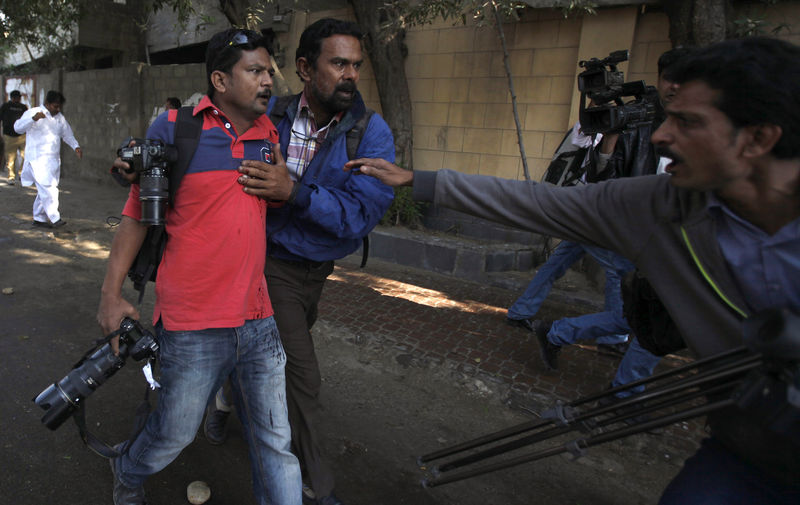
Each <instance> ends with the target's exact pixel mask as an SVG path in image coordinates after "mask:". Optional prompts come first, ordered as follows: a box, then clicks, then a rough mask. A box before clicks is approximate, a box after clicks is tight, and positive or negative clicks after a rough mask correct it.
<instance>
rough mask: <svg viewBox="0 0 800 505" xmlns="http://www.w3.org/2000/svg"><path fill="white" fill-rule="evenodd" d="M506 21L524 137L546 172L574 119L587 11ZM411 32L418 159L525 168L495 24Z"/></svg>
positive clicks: (460, 166)
mask: <svg viewBox="0 0 800 505" xmlns="http://www.w3.org/2000/svg"><path fill="white" fill-rule="evenodd" d="M503 29H504V32H505V38H506V44H507V46H508V48H509V65H510V67H511V70H512V73H513V76H514V88H515V94H516V96H517V105H518V114H519V121H520V124H521V126H522V129H523V131H524V133H523V142H524V145H525V150H526V154H527V157H528V162H529V165H530V168H531V171H532V175H533V176H534V178H537V179H538V177H539V176H540V175H541V173H542V172H543V171H544V168H545V167H546V164H547V162H548V161H549V154H548V153H551V152H552V150H553V149H554V146H555V145H557V143H558V142H559V141H560V140H561V138H562V137H563V133H564V130H565V129H566V127H567V124H568V118H569V109H570V100H571V91H572V86H573V80H574V75H575V65H576V64H577V51H578V43H579V36H580V31H581V20H580V19H563V17H562V16H561V15H560V14H559V13H558V12H557V11H554V10H537V11H530V10H529V11H526V13H525V17H524V18H523V19H522V20H521V21H520V22H518V23H507V24H505V25H503ZM406 42H407V45H408V49H409V55H408V58H407V59H406V74H407V78H408V83H409V88H410V91H411V101H412V103H413V123H414V160H415V166H416V167H419V168H426V169H438V168H443V167H444V168H452V169H455V170H458V171H461V172H466V173H478V174H485V175H496V176H500V177H506V178H512V179H518V178H523V177H522V163H521V161H520V153H519V147H518V145H517V134H516V130H515V122H514V116H513V110H512V106H511V94H510V92H509V89H508V81H507V78H506V74H505V66H504V62H503V52H502V45H501V41H500V38H499V36H498V34H497V31H496V30H495V29H494V28H493V27H492V26H483V27H478V26H460V25H457V26H453V25H452V24H451V23H450V22H446V21H439V22H437V23H434V24H432V25H428V26H423V27H416V28H414V29H412V30H410V31H409V32H408V34H407V37H406ZM551 147H552V148H551Z"/></svg>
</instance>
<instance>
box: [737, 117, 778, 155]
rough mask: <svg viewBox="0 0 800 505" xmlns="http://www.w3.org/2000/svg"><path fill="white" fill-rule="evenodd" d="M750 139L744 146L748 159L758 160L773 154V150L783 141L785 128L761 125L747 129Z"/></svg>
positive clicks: (744, 152)
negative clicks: (760, 157)
mask: <svg viewBox="0 0 800 505" xmlns="http://www.w3.org/2000/svg"><path fill="white" fill-rule="evenodd" d="M747 128H748V130H749V134H750V135H749V138H748V140H747V143H746V144H745V146H744V150H743V154H744V155H745V156H746V157H750V158H757V157H759V156H763V155H765V154H769V153H770V152H772V148H773V147H775V144H777V143H778V141H779V140H780V139H781V136H782V135H783V128H781V127H780V126H778V125H774V124H759V125H752V126H748V127H747Z"/></svg>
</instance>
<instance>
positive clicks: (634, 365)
mask: <svg viewBox="0 0 800 505" xmlns="http://www.w3.org/2000/svg"><path fill="white" fill-rule="evenodd" d="M659 361H661V357H659V356H656V355H655V354H653V353H651V352H650V351H648V350H646V349H644V348H642V346H641V345H639V339H637V338H634V339H633V340H631V345H630V346H628V350H627V351H625V356H623V357H622V361H620V362H619V367H617V374H616V375H615V376H614V380H613V381H611V386H612V387H617V386H621V385H623V384H629V383H631V382H633V381H637V380H639V379H644V378H646V377H650V376H651V375H653V370H655V368H656V365H658V362H659ZM642 391H644V386H636V387H634V388H631V389H628V390H626V391H620V392H619V393H617V394H616V395H615V396H616V397H617V398H626V397H628V396H630V395H631V394H633V393H641V392H642Z"/></svg>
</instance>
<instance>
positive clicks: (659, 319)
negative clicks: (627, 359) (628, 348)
mask: <svg viewBox="0 0 800 505" xmlns="http://www.w3.org/2000/svg"><path fill="white" fill-rule="evenodd" d="M622 301H623V312H624V313H625V319H627V320H628V324H629V325H630V327H631V331H633V333H634V335H636V338H638V339H639V345H641V346H642V348H644V349H646V350H648V351H650V352H651V353H653V354H655V355H656V356H666V355H667V354H670V353H673V352H675V351H679V350H681V349H683V348H684V347H686V343H685V342H684V341H683V337H682V336H681V334H680V332H679V331H678V327H677V325H676V324H675V321H673V320H672V317H671V316H670V315H669V312H667V309H666V307H664V304H663V303H661V299H659V297H658V295H657V294H656V292H655V290H654V289H653V286H651V285H650V282H649V281H648V280H647V279H645V278H644V277H643V276H642V275H641V274H640V273H639V271H638V270H636V271H633V272H631V273H629V274H628V275H627V276H625V279H624V280H623V282H622Z"/></svg>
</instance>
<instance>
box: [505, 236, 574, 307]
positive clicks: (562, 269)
mask: <svg viewBox="0 0 800 505" xmlns="http://www.w3.org/2000/svg"><path fill="white" fill-rule="evenodd" d="M585 252H586V251H585V250H584V249H583V246H582V245H580V244H578V243H575V242H568V241H566V240H564V241H562V242H561V243H560V244H558V247H556V248H555V250H553V252H552V253H551V254H550V257H549V258H547V261H545V263H544V265H542V266H541V267H539V270H537V271H536V275H534V276H533V279H532V280H531V282H530V283H529V284H528V287H527V288H525V292H524V293H522V296H520V297H519V298H517V301H515V302H514V304H513V305H512V306H511V307H509V309H508V317H509V319H530V318H531V317H533V316H535V315H536V313H537V312H539V307H541V306H542V303H543V302H544V300H545V298H547V295H548V294H550V289H551V288H552V287H553V282H555V281H556V279H560V278H561V277H563V276H564V274H565V273H566V272H567V270H568V269H569V267H571V266H572V265H573V264H574V263H575V262H576V261H578V260H579V259H581V258H582V257H583V255H584V253H585Z"/></svg>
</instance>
